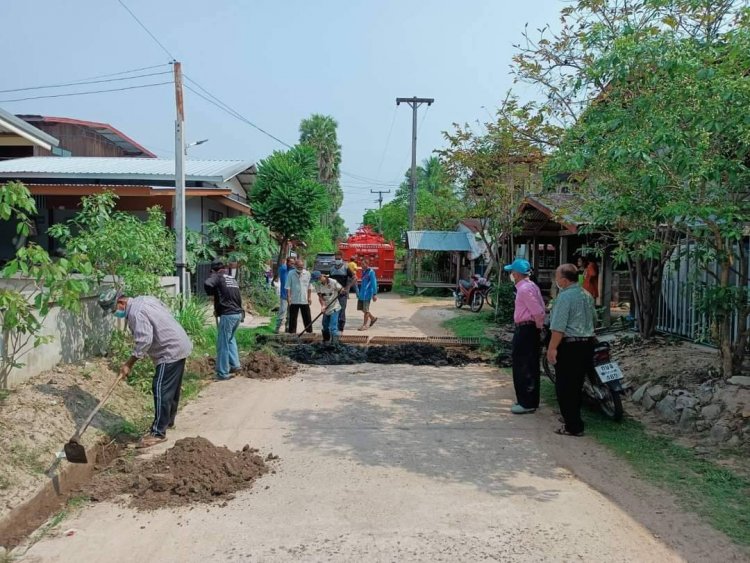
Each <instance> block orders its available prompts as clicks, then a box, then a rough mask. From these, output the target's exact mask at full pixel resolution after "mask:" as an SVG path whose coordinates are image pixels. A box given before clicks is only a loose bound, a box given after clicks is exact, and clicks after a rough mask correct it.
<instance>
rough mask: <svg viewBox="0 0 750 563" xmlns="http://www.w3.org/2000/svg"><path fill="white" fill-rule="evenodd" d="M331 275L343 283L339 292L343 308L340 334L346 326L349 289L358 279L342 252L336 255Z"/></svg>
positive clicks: (339, 282) (340, 318)
mask: <svg viewBox="0 0 750 563" xmlns="http://www.w3.org/2000/svg"><path fill="white" fill-rule="evenodd" d="M330 276H331V278H332V279H334V280H336V282H338V284H339V285H341V292H340V293H339V305H340V306H341V310H340V311H339V322H338V329H339V334H341V333H343V332H344V327H346V305H347V304H348V303H349V291H350V290H351V288H352V286H353V285H354V282H355V281H356V279H357V278H356V277H354V274H353V273H352V271H351V269H350V268H349V265H348V264H347V263H346V262H344V255H343V254H342V253H341V252H337V253H336V254H335V255H334V260H333V267H332V268H331V272H330Z"/></svg>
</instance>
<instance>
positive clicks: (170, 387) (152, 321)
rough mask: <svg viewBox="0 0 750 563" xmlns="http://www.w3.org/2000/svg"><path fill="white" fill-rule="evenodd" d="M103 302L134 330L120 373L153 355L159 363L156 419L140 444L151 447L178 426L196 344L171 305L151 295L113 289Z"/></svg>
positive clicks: (101, 298) (123, 375) (125, 373)
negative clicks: (186, 375) (187, 368)
mask: <svg viewBox="0 0 750 563" xmlns="http://www.w3.org/2000/svg"><path fill="white" fill-rule="evenodd" d="M99 306H100V307H101V308H102V309H103V310H104V311H105V312H107V313H113V314H114V315H115V317H117V318H120V319H125V323H126V324H127V325H128V328H129V329H130V332H131V333H132V334H133V340H134V345H133V351H132V352H131V354H130V358H129V359H128V360H127V361H126V362H125V363H124V364H122V367H120V371H119V377H121V378H123V379H124V378H126V377H127V376H128V375H129V374H130V371H131V370H132V369H133V366H134V365H135V363H136V362H137V361H138V360H140V359H141V358H144V357H146V356H149V357H150V358H151V359H152V360H153V362H154V365H155V366H156V370H155V372H154V379H153V383H152V389H153V395H154V421H153V423H152V424H151V429H150V430H149V432H148V434H146V435H145V436H143V437H142V438H141V439H140V440H139V441H138V443H137V444H136V447H137V448H149V447H151V446H154V445H156V444H159V443H161V442H164V441H165V440H166V439H167V428H173V427H174V421H175V417H176V416H177V407H178V405H179V402H180V387H181V386H182V375H183V373H184V371H185V359H186V358H187V357H188V356H189V355H190V352H191V351H192V349H193V344H192V343H191V342H190V338H188V335H187V334H186V333H185V330H184V329H183V328H182V326H180V323H178V322H177V321H176V320H175V318H174V317H173V316H172V313H170V311H169V309H167V306H166V305H164V303H162V302H161V301H160V300H158V299H157V298H156V297H151V296H148V295H144V296H140V297H128V296H127V295H125V294H124V293H123V292H121V291H116V290H114V289H110V290H107V291H105V292H104V293H102V294H101V295H100V296H99Z"/></svg>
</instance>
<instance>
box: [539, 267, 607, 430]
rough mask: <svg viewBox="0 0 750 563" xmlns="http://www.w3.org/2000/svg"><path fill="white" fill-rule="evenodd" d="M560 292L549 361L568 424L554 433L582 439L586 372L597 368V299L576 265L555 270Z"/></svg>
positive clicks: (551, 324)
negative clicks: (595, 337) (595, 351)
mask: <svg viewBox="0 0 750 563" xmlns="http://www.w3.org/2000/svg"><path fill="white" fill-rule="evenodd" d="M555 282H556V283H557V287H558V289H559V290H560V293H559V294H558V296H557V299H556V300H555V306H554V307H553V309H552V318H551V319H550V330H551V331H552V337H551V339H550V343H549V346H548V347H547V361H548V362H549V363H550V365H552V366H555V391H556V393H557V402H558V404H559V405H560V414H562V418H563V420H564V421H565V425H564V426H563V427H562V428H559V429H557V430H555V432H556V433H557V434H562V435H564V436H582V435H583V420H581V393H582V391H583V381H584V378H585V377H586V373H587V372H588V371H589V370H592V369H593V368H594V366H593V362H594V323H595V319H596V310H595V307H594V298H593V297H592V296H591V294H590V293H588V292H587V291H585V290H584V289H583V288H582V287H581V285H580V284H579V283H578V270H577V268H576V267H575V265H574V264H563V265H562V266H560V267H558V268H557V270H556V271H555Z"/></svg>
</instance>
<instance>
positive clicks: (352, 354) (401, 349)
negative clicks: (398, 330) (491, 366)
mask: <svg viewBox="0 0 750 563" xmlns="http://www.w3.org/2000/svg"><path fill="white" fill-rule="evenodd" d="M285 353H286V354H287V355H288V356H289V357H290V358H291V359H293V360H294V361H296V362H299V363H301V364H311V365H318V366H324V365H351V364H361V363H366V362H369V363H373V364H409V365H414V366H462V365H466V364H467V363H469V362H471V361H474V360H473V359H472V358H470V357H469V356H467V355H466V354H464V353H463V352H461V351H458V350H454V349H448V348H442V347H440V346H435V345H432V344H399V345H394V346H371V347H369V348H360V347H357V346H349V345H346V344H339V345H336V346H333V345H331V344H320V343H317V344H299V345H297V346H291V347H289V348H287V349H286V350H285Z"/></svg>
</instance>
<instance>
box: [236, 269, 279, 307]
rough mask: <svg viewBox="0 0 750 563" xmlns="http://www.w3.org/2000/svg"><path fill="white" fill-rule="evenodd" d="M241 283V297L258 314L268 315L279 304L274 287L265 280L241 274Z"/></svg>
mask: <svg viewBox="0 0 750 563" xmlns="http://www.w3.org/2000/svg"><path fill="white" fill-rule="evenodd" d="M246 279H247V280H248V281H247V282H245V283H243V284H242V295H243V298H244V299H246V300H247V301H249V302H250V303H252V305H253V309H255V311H256V312H257V313H258V314H259V315H264V316H265V315H268V314H270V313H271V311H273V310H274V309H275V308H277V307H278V306H279V296H278V294H277V293H276V288H275V287H273V286H272V285H268V284H267V283H266V282H265V281H261V280H258V278H257V276H255V277H251V276H243V281H244V280H246Z"/></svg>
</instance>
